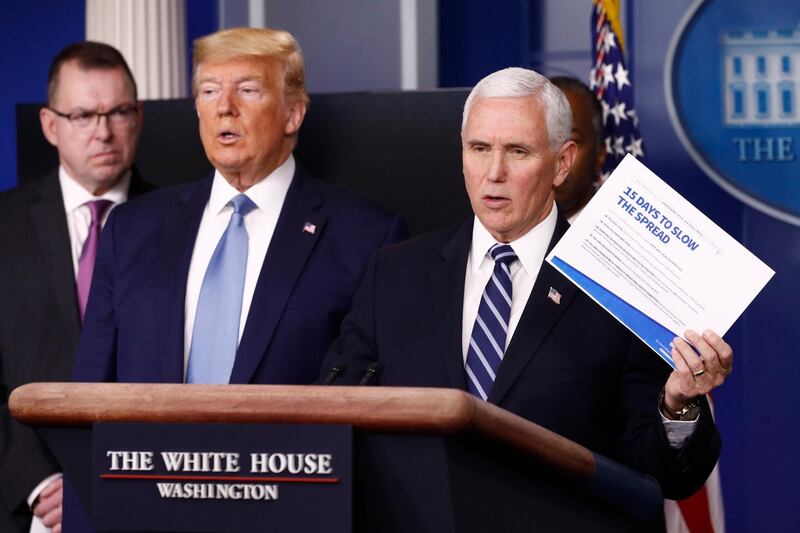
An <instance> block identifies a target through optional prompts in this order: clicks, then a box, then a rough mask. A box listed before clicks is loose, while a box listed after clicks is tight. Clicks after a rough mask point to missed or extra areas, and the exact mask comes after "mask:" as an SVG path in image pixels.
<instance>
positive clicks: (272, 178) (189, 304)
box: [183, 155, 295, 381]
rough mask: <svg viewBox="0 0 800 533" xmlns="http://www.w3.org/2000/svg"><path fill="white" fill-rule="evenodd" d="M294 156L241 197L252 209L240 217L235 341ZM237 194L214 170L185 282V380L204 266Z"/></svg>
mask: <svg viewBox="0 0 800 533" xmlns="http://www.w3.org/2000/svg"><path fill="white" fill-rule="evenodd" d="M294 169H295V162H294V157H293V156H291V155H290V156H289V159H287V160H286V161H284V163H283V164H282V165H281V166H279V167H278V168H276V169H275V170H274V171H273V172H272V174H270V175H269V176H267V177H266V178H264V179H262V180H261V181H259V182H258V183H256V184H255V185H253V186H252V187H250V188H249V189H247V190H246V191H245V192H244V194H246V195H247V197H248V198H250V199H251V200H252V201H253V203H254V204H256V208H255V209H253V210H252V211H250V212H249V213H247V215H245V217H244V227H245V229H246V230H247V240H248V250H247V266H246V268H245V278H244V292H243V294H242V312H241V315H239V317H240V318H239V340H241V338H242V332H243V331H244V326H245V322H246V321H247V314H248V312H249V311H250V304H251V302H252V301H253V293H254V292H255V289H256V282H257V281H258V276H259V274H260V273H261V266H262V265H263V264H264V258H265V257H266V256H267V248H269V243H270V241H271V240H272V234H273V233H274V232H275V226H276V225H277V223H278V216H279V215H280V212H281V208H282V207H283V201H284V199H285V198H286V192H287V191H288V190H289V185H290V184H291V183H292V177H293V176H294ZM238 194H240V193H239V191H238V190H237V189H235V188H234V187H233V186H232V185H231V184H230V183H228V181H227V180H226V179H225V178H224V177H223V176H222V174H220V173H219V171H216V172H215V173H214V182H213V184H212V185H211V195H210V196H209V198H208V204H207V205H206V209H205V211H203V218H202V219H201V220H200V227H199V228H198V230H197V239H196V240H195V243H194V252H193V253H192V260H191V263H190V264H189V275H188V277H187V279H186V303H185V311H186V322H185V324H184V336H183V341H184V342H183V379H184V381H186V371H187V369H188V366H189V364H188V363H189V352H190V350H191V345H192V332H193V331H194V319H195V315H196V314H197V301H198V300H199V298H200V287H201V286H202V285H203V278H204V277H205V275H206V269H207V268H208V263H209V262H210V261H211V256H212V255H214V250H215V249H216V247H217V243H218V242H219V240H220V238H221V237H222V234H223V233H225V228H227V227H228V222H229V221H230V218H231V214H232V213H233V207H231V206H229V205H228V202H230V201H231V200H232V199H233V198H234V197H235V196H236V195H238Z"/></svg>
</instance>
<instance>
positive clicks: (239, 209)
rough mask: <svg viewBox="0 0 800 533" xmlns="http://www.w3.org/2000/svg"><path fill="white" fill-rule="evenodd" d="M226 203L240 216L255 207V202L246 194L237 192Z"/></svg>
mask: <svg viewBox="0 0 800 533" xmlns="http://www.w3.org/2000/svg"><path fill="white" fill-rule="evenodd" d="M228 203H229V204H230V205H231V206H232V207H233V212H234V213H236V214H237V215H239V216H242V217H243V216H245V215H246V214H247V213H249V212H250V211H252V210H253V209H255V208H256V204H255V203H254V202H253V200H251V199H250V198H249V197H248V196H247V195H246V194H237V195H236V196H234V197H233V200H231V201H230V202H228Z"/></svg>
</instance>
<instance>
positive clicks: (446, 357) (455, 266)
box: [431, 219, 472, 390]
mask: <svg viewBox="0 0 800 533" xmlns="http://www.w3.org/2000/svg"><path fill="white" fill-rule="evenodd" d="M471 240H472V219H470V221H469V222H467V223H464V224H463V225H461V227H459V229H458V231H457V232H456V233H455V235H454V236H453V238H452V239H450V241H449V242H448V243H447V245H446V246H445V247H444V248H443V249H442V252H441V256H440V259H441V261H440V262H439V263H438V264H437V265H436V266H435V267H434V268H433V270H432V271H431V299H432V302H433V311H434V322H435V323H436V324H437V331H436V337H437V342H438V345H439V346H438V348H439V350H438V352H439V355H440V357H441V358H442V364H443V365H444V368H445V372H446V373H447V379H448V381H449V382H450V386H451V387H453V388H457V389H462V390H465V389H466V388H467V382H466V377H465V376H464V360H463V356H462V353H461V321H462V308H463V307H464V276H465V274H466V268H467V266H466V265H467V255H468V254H469V247H470V241H471Z"/></svg>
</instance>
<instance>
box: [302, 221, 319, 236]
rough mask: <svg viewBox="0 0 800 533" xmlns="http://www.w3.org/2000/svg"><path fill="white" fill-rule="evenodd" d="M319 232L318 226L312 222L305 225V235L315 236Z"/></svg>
mask: <svg viewBox="0 0 800 533" xmlns="http://www.w3.org/2000/svg"><path fill="white" fill-rule="evenodd" d="M315 231H317V226H316V225H315V224H312V223H311V222H306V223H305V224H304V225H303V233H308V234H309V235H314V232H315Z"/></svg>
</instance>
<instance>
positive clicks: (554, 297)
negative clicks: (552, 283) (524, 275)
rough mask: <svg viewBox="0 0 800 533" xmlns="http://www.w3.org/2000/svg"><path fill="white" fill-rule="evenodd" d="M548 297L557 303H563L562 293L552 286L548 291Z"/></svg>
mask: <svg viewBox="0 0 800 533" xmlns="http://www.w3.org/2000/svg"><path fill="white" fill-rule="evenodd" d="M547 297H548V298H549V299H551V300H553V302H554V303H556V304H560V303H561V293H560V292H558V291H557V290H555V289H554V288H553V287H550V290H549V291H548V292H547Z"/></svg>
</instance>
